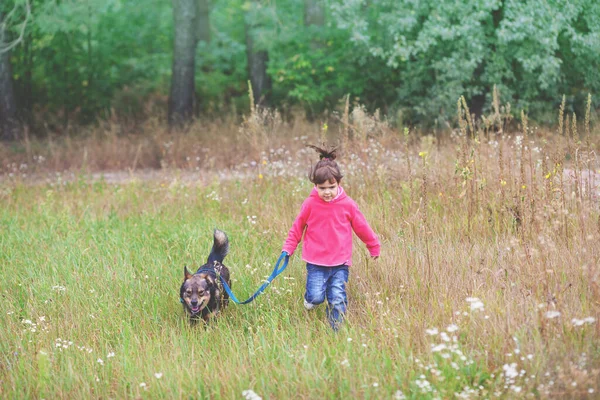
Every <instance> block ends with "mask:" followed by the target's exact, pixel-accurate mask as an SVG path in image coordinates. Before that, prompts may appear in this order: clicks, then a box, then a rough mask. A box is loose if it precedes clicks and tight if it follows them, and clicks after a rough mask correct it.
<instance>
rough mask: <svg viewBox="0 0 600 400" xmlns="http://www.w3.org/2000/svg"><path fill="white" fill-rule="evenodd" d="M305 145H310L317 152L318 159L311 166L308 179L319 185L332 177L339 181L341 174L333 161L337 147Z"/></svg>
mask: <svg viewBox="0 0 600 400" xmlns="http://www.w3.org/2000/svg"><path fill="white" fill-rule="evenodd" d="M306 147H310V148H311V149H314V150H316V152H317V153H319V161H318V162H317V163H316V164H315V165H314V167H312V168H311V170H310V174H309V176H308V179H310V181H311V182H312V183H314V184H315V185H320V184H321V183H325V182H328V181H330V180H332V179H335V181H336V182H337V183H340V181H341V180H342V178H343V175H342V173H341V172H340V167H338V165H337V163H336V162H335V161H334V160H335V158H336V156H337V154H336V152H337V148H335V147H334V148H331V149H327V148H321V147H317V146H313V145H310V144H308V145H306Z"/></svg>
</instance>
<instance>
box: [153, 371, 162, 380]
mask: <svg viewBox="0 0 600 400" xmlns="http://www.w3.org/2000/svg"><path fill="white" fill-rule="evenodd" d="M162 376H163V373H162V372H155V373H154V377H155V378H156V379H160V378H162Z"/></svg>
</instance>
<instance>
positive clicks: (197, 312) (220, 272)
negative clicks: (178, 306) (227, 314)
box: [179, 229, 231, 324]
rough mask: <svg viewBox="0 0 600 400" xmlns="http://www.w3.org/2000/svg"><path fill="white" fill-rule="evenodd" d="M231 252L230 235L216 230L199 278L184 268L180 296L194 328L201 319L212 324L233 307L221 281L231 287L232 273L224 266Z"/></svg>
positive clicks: (197, 274)
mask: <svg viewBox="0 0 600 400" xmlns="http://www.w3.org/2000/svg"><path fill="white" fill-rule="evenodd" d="M228 252H229V239H228V238H227V235H226V234H225V232H223V231H220V230H218V229H215V231H214V242H213V247H212V250H211V251H210V255H209V256H208V260H207V261H206V264H204V265H202V266H201V267H200V268H198V271H196V273H195V274H192V273H191V272H190V271H189V270H188V268H187V266H185V267H184V269H183V273H184V277H183V283H182V284H181V288H180V289H179V296H180V299H181V303H182V304H183V310H184V312H185V313H186V314H187V316H188V318H189V320H190V323H191V324H194V323H196V322H198V321H199V320H200V319H202V320H203V321H204V322H206V323H208V322H209V321H210V320H211V319H214V318H215V317H216V316H217V314H218V313H219V311H220V310H221V309H223V308H225V307H227V305H228V304H229V294H228V293H227V292H226V291H225V290H224V289H223V285H222V283H221V280H220V278H222V279H223V280H224V281H225V282H226V283H227V285H228V286H229V287H231V280H230V276H229V269H228V268H227V267H226V266H225V265H223V259H224V258H225V256H226V255H227V253H228Z"/></svg>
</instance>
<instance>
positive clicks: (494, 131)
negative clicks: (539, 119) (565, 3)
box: [0, 114, 600, 399]
mask: <svg viewBox="0 0 600 400" xmlns="http://www.w3.org/2000/svg"><path fill="white" fill-rule="evenodd" d="M253 117H256V120H253V119H252V118H250V119H248V120H245V121H244V122H243V123H242V124H241V127H240V126H237V125H235V124H234V123H233V122H228V123H223V124H224V125H225V126H226V128H223V129H224V131H226V133H225V134H222V135H218V132H219V125H218V124H214V125H200V124H199V125H198V126H196V127H195V128H194V129H191V130H190V131H188V132H186V133H185V134H181V135H180V136H175V135H171V134H168V133H167V132H164V131H162V132H159V133H156V134H155V135H153V136H150V138H148V137H141V136H135V135H121V134H119V133H118V132H115V131H114V130H115V129H114V127H112V128H111V127H109V128H110V129H109V128H107V129H106V130H104V131H102V132H101V133H95V134H89V135H88V136H86V137H84V138H82V139H67V140H64V139H62V140H60V141H59V140H57V139H55V140H52V138H50V139H44V140H39V139H38V140H33V139H32V140H29V139H28V140H25V141H24V142H23V143H21V144H19V145H16V146H15V147H14V148H9V147H8V146H5V147H4V148H3V149H2V150H1V153H2V155H3V160H8V161H5V162H3V164H4V165H2V168H3V170H2V171H3V178H2V181H0V204H1V208H0V229H1V232H2V233H1V235H0V263H1V265H2V269H1V272H0V288H1V289H0V290H1V294H2V302H1V303H0V350H1V351H0V397H1V398H11V399H12V398H15V399H16V398H40V399H41V398H44V399H62V398H64V399H73V398H144V399H154V398H156V399H159V398H214V399H218V398H224V399H231V398H246V399H257V398H259V397H261V398H264V399H287V398H295V399H315V398H327V399H333V398H364V399H380V398H387V399H389V398H396V399H402V398H418V399H428V398H431V399H434V398H441V399H446V398H511V399H512V398H598V391H599V390H600V384H599V382H600V337H599V335H600V325H599V322H598V318H599V317H600V246H598V241H599V240H600V219H599V217H600V213H599V197H598V196H599V188H598V185H600V178H599V177H600V171H599V168H600V165H599V163H598V161H597V156H596V153H595V150H596V149H598V147H599V144H600V142H599V141H598V134H597V132H594V130H593V128H592V129H591V130H590V127H589V121H588V125H586V126H585V127H580V131H581V133H580V134H578V133H577V132H575V129H573V128H571V127H570V126H569V125H568V124H567V126H566V128H565V127H564V126H562V125H561V126H560V127H559V129H558V133H556V131H554V132H550V131H548V130H543V129H536V128H535V127H528V126H527V124H526V123H525V124H524V123H523V122H521V123H519V124H515V123H513V124H510V125H509V124H506V125H503V126H504V129H500V124H496V125H493V124H492V125H488V126H486V129H484V128H481V129H477V128H474V127H473V125H472V121H470V120H469V119H464V120H463V119H460V120H461V124H460V128H459V129H457V130H455V131H454V132H451V133H449V132H446V133H444V134H441V133H438V134H432V135H424V134H418V133H416V132H411V131H408V130H405V131H397V130H395V129H393V128H390V127H389V126H387V124H385V123H384V122H382V121H380V120H379V119H378V118H376V116H369V115H366V114H365V115H362V116H357V115H354V116H353V117H354V119H353V120H351V121H350V120H349V121H350V122H351V123H352V129H351V130H349V129H348V128H347V127H348V123H346V124H345V123H340V124H339V125H336V126H331V127H327V126H326V125H325V126H324V125H323V124H318V123H314V124H311V123H309V122H306V121H304V122H302V123H300V124H295V125H292V126H289V125H286V124H285V123H284V122H281V121H278V120H277V119H276V118H273V116H272V115H271V116H270V117H269V118H267V117H265V116H263V117H260V116H257V115H254V116H253ZM561 117H562V115H561ZM361 118H362V119H361ZM257 120H258V122H257ZM561 120H562V118H561ZM265 121H267V122H268V123H266V124H265ZM259 122H260V123H259ZM341 122H344V118H342V119H341ZM494 124H495V123H494ZM482 126H483V125H482ZM509 128H510V129H509ZM99 129H101V128H99ZM236 135H237V136H236ZM322 139H326V140H327V141H329V142H335V143H337V141H338V140H339V141H340V145H341V146H342V147H341V154H340V158H339V163H340V166H341V169H342V172H343V173H344V174H345V177H344V179H343V181H342V185H343V186H344V188H345V190H346V191H347V193H348V194H349V195H350V196H351V197H352V198H353V199H354V200H355V201H356V202H357V203H358V204H359V206H360V207H361V210H362V211H363V213H364V214H365V215H366V217H367V219H368V220H369V222H370V223H371V225H372V227H373V228H374V230H375V231H376V232H377V233H378V235H379V236H380V239H381V241H382V256H381V257H380V259H379V260H377V261H372V260H370V258H369V257H368V253H367V252H366V249H365V248H364V245H363V244H362V243H361V242H360V241H358V239H356V240H355V246H354V265H353V266H352V268H351V273H350V283H349V287H348V290H349V298H350V304H349V314H348V320H347V323H346V324H345V326H344V327H343V329H341V330H340V331H339V332H338V333H337V334H336V333H333V332H332V331H331V330H330V328H329V326H328V324H327V322H326V318H325V312H324V306H321V307H320V308H318V309H316V310H313V311H310V312H308V311H306V310H304V308H303V305H302V295H303V291H304V279H305V266H304V264H303V263H302V261H301V257H300V253H297V254H295V255H294V256H293V257H292V258H291V260H290V265H289V266H288V268H287V270H286V271H285V272H284V273H283V274H282V275H280V276H279V277H278V278H277V279H276V280H275V281H274V282H273V284H272V285H271V286H269V288H267V290H266V291H265V293H264V294H263V295H261V296H260V297H258V299H257V300H256V301H254V302H253V303H251V304H249V305H235V304H232V305H230V306H229V307H228V308H227V309H226V310H225V311H224V312H223V313H222V315H221V316H220V317H219V319H218V321H217V323H216V324H213V325H210V326H208V327H203V326H196V327H193V328H191V327H190V326H188V324H187V323H186V321H185V319H184V316H183V313H182V309H181V305H180V303H179V298H178V297H179V292H178V289H179V285H180V284H181V281H182V278H183V267H184V265H187V266H188V267H190V269H191V268H194V267H197V266H199V265H201V264H202V263H203V262H204V261H205V259H206V257H207V255H208V252H209V250H210V246H211V244H212V231H213V229H214V228H219V229H222V230H224V231H225V232H227V234H228V235H229V238H230V242H231V252H230V254H229V255H228V257H227V258H226V260H225V261H226V264H227V265H228V266H229V268H230V270H231V271H232V276H233V291H234V292H235V294H236V296H237V297H238V298H240V299H245V298H246V297H247V296H249V295H250V294H252V293H253V292H254V290H256V288H258V286H260V284H261V282H262V280H263V279H265V278H266V276H268V275H269V274H270V272H271V270H272V268H273V264H274V263H275V261H276V260H277V258H278V256H279V254H280V251H281V245H282V243H283V240H284V239H285V237H286V234H287V231H288V229H289V227H290V226H291V223H292V221H293V219H294V217H295V215H296V213H297V212H298V210H299V207H300V204H301V203H302V200H303V199H304V198H305V197H306V196H307V195H308V193H309V191H310V189H311V184H310V182H309V181H308V179H307V178H306V174H307V170H308V167H309V166H310V164H311V163H312V162H314V161H315V153H314V152H313V151H312V150H310V149H307V148H305V147H304V144H305V143H312V144H316V143H318V142H320V141H321V140H322ZM224 149H227V150H224ZM151 168H154V169H151ZM57 171H58V172H57ZM103 171H104V172H103ZM118 171H120V172H118Z"/></svg>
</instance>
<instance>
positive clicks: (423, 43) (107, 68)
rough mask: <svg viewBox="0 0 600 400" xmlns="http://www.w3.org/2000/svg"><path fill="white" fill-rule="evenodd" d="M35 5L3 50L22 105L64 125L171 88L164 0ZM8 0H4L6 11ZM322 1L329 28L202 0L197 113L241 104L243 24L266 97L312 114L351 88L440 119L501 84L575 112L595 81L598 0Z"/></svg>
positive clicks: (44, 1) (539, 111) (292, 5)
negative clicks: (204, 32) (18, 39)
mask: <svg viewBox="0 0 600 400" xmlns="http://www.w3.org/2000/svg"><path fill="white" fill-rule="evenodd" d="M19 1H21V2H22V0H19ZM30 3H31V6H32V13H33V19H32V20H31V21H30V22H29V24H28V26H27V30H26V36H25V39H24V41H23V43H22V44H21V45H20V46H18V47H16V48H15V49H13V53H12V63H13V72H14V80H15V90H16V93H17V97H18V99H19V102H20V106H21V109H24V110H29V111H30V112H33V114H37V115H38V116H42V117H43V118H44V119H45V122H46V123H50V124H51V125H52V124H53V123H54V124H55V125H56V126H59V125H61V124H63V125H64V124H67V123H69V122H70V121H71V120H73V119H75V120H77V121H80V122H88V121H92V120H94V119H95V118H97V117H98V116H106V115H109V113H111V112H113V111H115V112H117V113H120V114H133V115H134V116H139V117H143V116H144V113H143V104H144V102H145V101H146V100H148V99H151V98H152V96H162V97H165V96H166V95H167V94H168V91H169V82H170V74H171V65H172V46H173V44H172V30H173V15H172V6H171V3H170V2H164V1H159V0H141V1H139V2H135V3H127V2H124V1H122V0H107V1H104V0H89V1H86V2H78V1H51V0H30ZM13 4H14V2H3V7H4V9H5V12H6V11H7V10H8V9H12V5H13ZM322 4H323V6H324V7H325V9H324V12H325V25H324V26H304V22H303V13H304V3H303V2H298V1H291V0H280V1H277V2H267V1H244V0H219V1H214V2H211V4H210V6H211V10H210V21H211V22H210V23H211V41H210V43H201V44H200V45H199V46H198V50H197V54H196V84H197V98H198V106H199V110H201V111H204V112H223V111H226V110H227V109H228V108H230V107H234V108H236V109H240V108H245V107H247V81H248V72H247V62H246V33H247V32H251V34H252V35H253V38H254V44H255V47H256V49H258V50H266V51H268V54H269V60H270V61H269V65H268V73H269V74H270V76H271V78H272V81H273V91H272V99H271V103H272V104H274V105H275V106H278V107H294V106H297V105H299V106H301V107H303V108H304V109H306V110H307V111H308V112H309V113H310V114H311V115H315V114H318V113H321V112H323V111H326V110H329V111H330V110H332V109H335V108H336V106H337V105H338V102H339V101H340V99H342V98H343V97H344V96H345V95H347V94H350V95H351V97H352V98H353V99H358V101H359V102H360V103H362V104H364V105H365V106H366V107H367V108H369V109H371V110H374V109H375V108H380V109H382V110H383V111H384V112H387V113H395V112H396V111H401V112H402V116H403V119H404V120H405V122H406V123H421V124H425V125H431V124H442V123H445V122H448V121H450V120H451V119H453V118H454V108H455V107H454V106H455V103H456V100H457V99H458V98H459V97H460V96H464V97H465V98H466V100H467V102H468V103H469V105H471V107H472V110H473V111H474V112H476V113H482V112H487V111H488V110H489V109H490V108H491V100H492V88H493V86H494V85H497V87H498V89H499V91H500V93H501V96H502V101H503V102H504V103H505V102H510V103H511V105H512V108H513V109H514V110H520V109H524V110H525V111H526V112H527V114H528V115H529V116H530V117H531V118H532V119H537V120H538V121H549V120H553V119H555V116H554V108H555V107H554V106H555V105H556V103H557V101H558V100H559V99H560V98H561V97H562V94H566V96H567V108H568V110H569V111H576V112H577V114H579V115H583V110H584V106H585V100H586V96H587V94H588V93H590V92H591V93H598V92H599V91H600V72H599V71H600V33H599V32H600V3H598V2H597V1H596V0H578V1H574V2H569V3H568V4H565V3H564V2H559V1H555V0H552V1H547V0H526V1H518V0H507V1H501V0H467V1H462V2H455V1H452V0H441V1H418V2H415V1H397V0H381V1H378V2H367V1H366V0H353V1H347V0H331V1H329V2H323V3H322ZM19 13H23V9H22V8H19V9H18V10H17V11H16V12H15V14H13V16H12V20H13V21H20V20H21V19H20V17H22V15H19ZM9 25H10V24H9ZM18 28H19V25H18V24H13V25H10V26H9V34H11V35H12V36H15V35H16V34H17V32H18ZM595 98H597V96H596V97H595ZM549 105H550V106H549ZM49 115H55V116H58V118H55V119H48V118H47V117H48V116H49ZM53 121H54V122H53Z"/></svg>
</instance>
